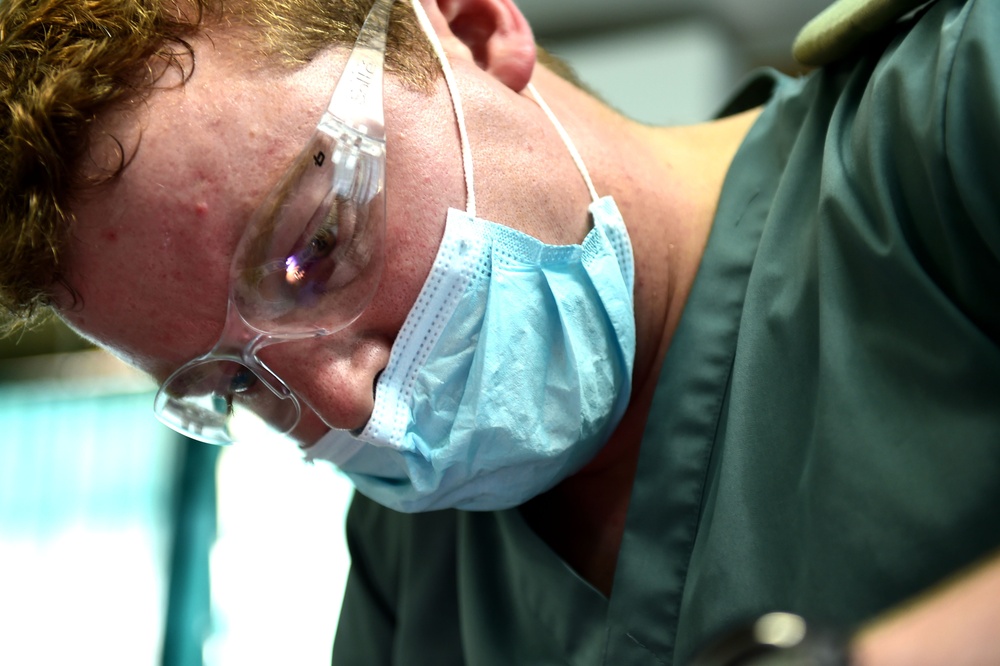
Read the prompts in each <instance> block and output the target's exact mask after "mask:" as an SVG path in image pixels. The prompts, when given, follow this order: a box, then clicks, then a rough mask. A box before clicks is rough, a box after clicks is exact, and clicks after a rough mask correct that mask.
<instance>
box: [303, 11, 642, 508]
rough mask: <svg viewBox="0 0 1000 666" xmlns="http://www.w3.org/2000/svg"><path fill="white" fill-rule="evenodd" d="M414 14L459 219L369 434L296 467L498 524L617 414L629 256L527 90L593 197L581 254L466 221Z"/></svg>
mask: <svg viewBox="0 0 1000 666" xmlns="http://www.w3.org/2000/svg"><path fill="white" fill-rule="evenodd" d="M413 5H414V10H415V11H416V12H417V17H418V19H419V20H420V21H421V25H422V26H423V28H424V31H425V33H427V35H428V37H429V39H430V40H431V44H432V46H434V48H435V51H436V53H437V54H438V59H439V61H440V62H441V66H442V69H443V72H444V75H445V81H446V83H447V85H448V89H449V91H450V93H451V97H452V102H453V104H454V107H455V117H456V121H457V123H458V128H459V135H460V137H461V139H462V152H463V162H464V165H465V172H466V181H467V188H466V189H467V193H468V203H467V206H468V210H466V211H460V210H456V209H451V210H449V212H448V217H447V221H446V225H445V233H444V238H443V240H442V242H441V246H440V248H439V249H438V254H437V256H436V258H435V260H434V264H433V266H432V267H431V271H430V274H429V276H428V278H427V280H426V282H425V283H424V286H423V289H422V290H421V292H420V295H419V296H418V298H417V301H416V303H415V304H414V306H413V308H412V310H411V311H410V313H409V315H408V316H407V319H406V321H405V322H404V323H403V327H402V329H401V330H400V332H399V335H398V337H397V339H396V342H395V343H394V344H393V347H392V351H391V352H390V356H389V363H388V365H387V366H386V368H385V370H384V371H383V373H382V375H381V377H380V378H379V380H378V382H377V383H376V387H375V407H374V410H373V412H372V416H371V418H370V419H369V421H368V423H367V425H366V426H365V427H364V428H363V429H362V430H361V431H360V432H355V433H348V432H345V431H337V430H334V431H331V432H330V433H329V434H327V435H326V436H325V437H324V438H323V439H321V440H320V441H319V442H317V443H316V444H314V445H313V446H311V447H309V448H308V449H306V451H305V453H306V458H307V459H310V460H316V459H323V460H329V461H331V462H333V463H335V464H336V465H338V466H339V467H340V468H341V469H342V470H343V471H344V472H345V473H346V474H347V475H348V476H349V477H350V478H351V479H352V480H353V482H354V484H355V485H356V487H357V489H358V490H359V491H360V492H361V493H363V494H365V495H367V496H368V497H370V498H371V499H373V500H375V501H376V502H378V503H379V504H382V505H384V506H387V507H389V508H391V509H396V510H398V511H405V512H414V511H429V510H433V509H444V508H459V509H468V510H495V509H505V508H509V507H512V506H516V505H518V504H521V503H523V502H525V501H526V500H528V499H530V498H532V497H534V496H536V495H538V494H540V493H542V492H544V491H546V490H548V489H549V488H551V487H553V486H555V485H556V484H557V483H559V482H560V481H561V480H563V479H565V478H566V477H568V476H569V475H571V474H573V473H574V472H576V471H577V470H579V469H580V468H581V467H582V466H583V465H585V464H586V463H587V462H588V461H589V460H591V459H592V458H593V457H594V455H595V454H596V453H597V452H598V451H599V450H600V448H601V447H602V446H603V444H604V443H605V442H606V441H607V440H608V438H609V437H610V435H611V433H612V432H613V431H614V429H615V427H616V426H617V425H618V423H619V421H620V420H621V417H622V415H623V413H624V412H625V408H626V407H627V405H628V401H629V396H630V394H631V379H632V364H633V361H634V356H635V317H634V308H633V302H632V286H633V273H634V262H633V257H632V246H631V244H630V242H629V238H628V232H627V231H626V229H625V224H624V222H623V221H622V218H621V215H620V213H619V211H618V208H617V207H616V206H615V203H614V201H613V200H612V199H611V198H610V197H605V198H603V199H599V198H598V196H597V193H596V190H595V189H594V186H593V183H592V182H591V180H590V176H589V175H588V174H587V171H586V167H585V166H584V165H583V161H582V160H581V159H580V156H579V153H578V152H577V151H576V148H575V147H574V146H573V144H572V142H571V141H570V140H569V137H568V135H567V134H566V132H565V130H564V129H563V128H562V126H561V124H560V123H559V121H558V120H557V119H556V118H555V116H554V115H553V114H552V112H551V110H550V109H549V108H548V106H547V105H546V104H545V102H544V100H542V98H541V97H540V96H539V95H538V93H537V91H536V90H534V87H533V86H531V85H530V84H529V91H530V92H531V94H532V95H533V96H534V97H535V99H536V101H537V102H538V104H539V106H540V107H541V108H542V110H543V111H544V112H545V113H546V115H547V116H548V117H549V118H550V119H551V121H552V122H553V123H554V125H555V127H556V129H557V130H558V132H559V134H560V136H561V137H562V138H563V140H564V141H565V143H566V145H567V148H568V150H569V152H570V154H571V155H572V157H573V159H574V161H575V162H576V164H577V166H578V167H579V169H580V172H581V175H582V176H583V180H584V182H585V183H586V185H587V187H588V188H589V190H590V193H591V197H592V199H593V203H592V204H591V206H590V216H591V220H592V223H593V226H592V228H591V230H590V231H589V233H588V234H587V236H586V238H585V239H584V240H583V243H582V244H579V245H559V246H556V245H547V244H545V243H543V242H541V241H540V240H538V239H536V238H532V237H531V236H528V235H526V234H523V233H521V232H519V231H516V230H514V229H511V228H509V227H506V226H503V225H500V224H496V223H493V222H489V221H486V220H483V219H480V218H478V217H477V216H476V215H475V188H474V186H473V178H472V160H471V154H470V151H469V146H468V141H467V138H466V131H465V121H464V117H463V114H462V110H461V99H460V97H459V96H458V94H457V90H456V86H455V85H454V80H453V75H452V74H451V69H450V67H449V65H448V61H447V58H445V57H444V56H443V51H442V49H441V48H440V44H439V43H438V42H437V38H436V36H435V34H434V31H433V29H431V28H430V27H429V25H428V22H427V20H426V16H425V15H424V14H423V9H422V7H421V6H420V3H419V2H414V3H413ZM541 226H544V225H541Z"/></svg>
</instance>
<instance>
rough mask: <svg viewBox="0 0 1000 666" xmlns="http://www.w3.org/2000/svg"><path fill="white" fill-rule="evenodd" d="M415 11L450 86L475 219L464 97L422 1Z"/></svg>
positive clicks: (469, 207)
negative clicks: (460, 92)
mask: <svg viewBox="0 0 1000 666" xmlns="http://www.w3.org/2000/svg"><path fill="white" fill-rule="evenodd" d="M413 11H414V13H415V14H416V15H417V22H418V23H419V24H420V27H421V28H422V29H423V31H424V33H425V34H426V35H427V39H428V41H430V43H431V48H432V49H433V50H434V55H435V56H436V57H437V59H438V62H439V63H440V64H441V71H442V72H443V73H444V82H445V85H447V86H448V94H449V95H450V96H451V106H452V108H453V109H454V110H455V121H456V123H458V140H459V143H461V145H462V168H463V170H464V171H465V201H466V203H465V210H466V212H468V213H469V215H470V216H471V217H473V218H475V217H476V188H475V184H474V182H473V174H472V149H471V148H470V147H469V133H468V131H467V130H466V129H465V112H464V111H462V97H461V96H460V95H459V94H458V85H457V84H456V83H455V74H454V72H453V71H452V69H451V64H450V63H449V62H448V56H447V55H446V54H445V52H444V47H442V46H441V40H440V39H438V36H437V33H436V32H434V26H432V25H431V20H430V19H429V18H428V17H427V12H425V11H424V8H423V6H422V5H421V4H420V0H413Z"/></svg>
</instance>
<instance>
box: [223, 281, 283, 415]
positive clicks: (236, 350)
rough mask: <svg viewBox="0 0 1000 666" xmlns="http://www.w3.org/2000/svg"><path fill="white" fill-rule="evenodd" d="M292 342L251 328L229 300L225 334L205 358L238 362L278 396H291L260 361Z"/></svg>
mask: <svg viewBox="0 0 1000 666" xmlns="http://www.w3.org/2000/svg"><path fill="white" fill-rule="evenodd" d="M291 339H292V338H289V337H285V336H280V335H275V334H271V333H267V332H266V331H262V330H260V329H258V328H256V327H254V326H252V325H251V324H250V323H249V322H247V321H246V319H244V318H243V315H241V314H240V311H239V308H238V307H237V306H236V304H235V303H234V302H233V301H232V299H230V300H229V306H228V309H227V311H226V322H225V324H224V325H223V329H222V334H221V335H220V336H219V339H218V341H217V342H216V343H215V346H214V347H213V348H212V350H211V351H210V352H209V353H208V354H206V355H205V357H203V358H216V359H219V360H227V361H233V362H236V363H239V364H240V365H243V366H244V367H246V368H247V369H248V370H250V371H251V372H252V373H254V374H255V375H257V377H259V378H260V379H261V380H262V381H263V382H264V383H265V384H267V385H268V387H269V388H270V389H271V390H273V391H274V392H275V393H277V394H278V395H284V396H288V395H291V391H290V390H289V388H288V386H287V384H286V383H285V382H284V380H282V379H281V377H280V376H278V374H277V373H276V372H274V371H273V370H272V369H271V368H269V367H268V366H267V364H266V363H264V362H263V361H262V360H261V359H260V357H259V356H258V352H259V351H260V350H261V349H264V348H266V347H269V346H271V345H274V344H277V343H279V342H287V341H290V340H291Z"/></svg>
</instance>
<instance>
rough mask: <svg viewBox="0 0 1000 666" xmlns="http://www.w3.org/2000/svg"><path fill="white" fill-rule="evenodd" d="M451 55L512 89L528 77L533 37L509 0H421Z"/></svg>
mask: <svg viewBox="0 0 1000 666" xmlns="http://www.w3.org/2000/svg"><path fill="white" fill-rule="evenodd" d="M421 2H422V4H423V5H424V8H425V10H426V11H427V14H428V17H429V18H430V20H431V24H432V25H433V26H434V29H435V30H436V31H437V33H438V36H439V37H440V38H441V41H442V43H444V45H445V48H446V49H447V50H448V51H449V52H451V53H452V55H456V54H457V55H460V56H463V57H467V58H469V59H470V60H472V61H474V62H475V63H476V64H477V65H479V67H480V68H482V69H483V70H484V71H486V72H488V73H490V74H492V75H493V76H494V77H496V78H497V79H498V80H499V81H500V82H502V83H503V84H504V85H506V86H507V87H509V88H510V89H511V90H514V91H515V92H521V91H522V90H523V89H524V88H525V86H527V85H528V82H529V81H530V80H531V73H532V70H533V69H534V67H535V38H534V35H533V34H532V32H531V26H529V25H528V21H527V19H525V18H524V15H523V14H521V10H520V9H518V8H517V6H516V5H515V4H514V2H513V0H421Z"/></svg>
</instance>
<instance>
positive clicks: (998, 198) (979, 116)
mask: <svg viewBox="0 0 1000 666" xmlns="http://www.w3.org/2000/svg"><path fill="white" fill-rule="evenodd" d="M967 12H968V16H967V18H966V20H965V21H964V22H963V23H962V24H961V25H962V33H961V37H960V39H959V40H958V42H957V45H956V48H955V50H954V53H953V55H952V62H951V68H950V72H951V78H950V81H949V86H948V94H947V96H946V98H945V102H944V104H945V106H944V110H943V123H942V125H943V142H944V151H945V156H946V160H947V164H948V165H949V167H950V169H951V177H952V180H953V182H954V188H955V193H956V197H955V208H956V211H955V213H956V215H960V216H961V218H960V220H961V222H963V223H964V224H963V227H962V228H961V229H958V230H956V231H955V233H954V235H953V236H952V237H949V238H948V239H947V241H946V244H945V245H944V247H943V248H942V251H941V252H940V256H941V259H940V261H941V263H942V264H944V265H945V266H946V270H948V271H949V273H950V276H951V284H952V285H953V289H954V293H955V295H956V301H957V302H958V303H959V305H960V306H961V307H963V308H965V310H966V311H967V312H968V313H969V316H970V318H971V319H973V320H974V321H975V322H976V323H978V324H979V325H980V326H981V327H982V328H983V330H984V331H985V332H986V333H987V334H988V335H989V336H990V337H992V339H993V340H994V342H997V343H1000V3H997V2H995V1H989V0H977V1H976V2H972V3H970V4H969V6H968V8H967Z"/></svg>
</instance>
